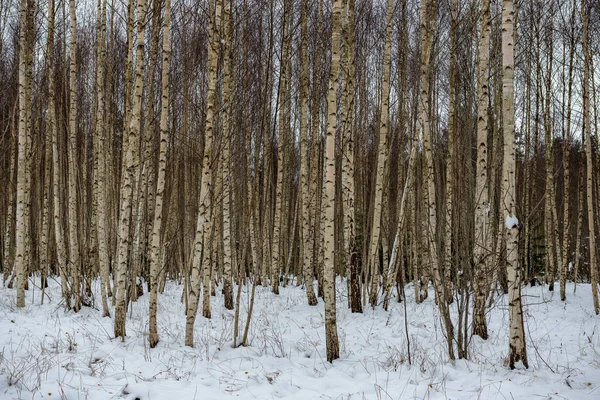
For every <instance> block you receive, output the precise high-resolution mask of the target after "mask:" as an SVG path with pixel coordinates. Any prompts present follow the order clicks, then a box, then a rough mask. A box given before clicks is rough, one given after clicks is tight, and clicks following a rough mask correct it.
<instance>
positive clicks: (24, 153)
mask: <svg viewBox="0 0 600 400" xmlns="http://www.w3.org/2000/svg"><path fill="white" fill-rule="evenodd" d="M27 12H28V4H27V0H21V4H20V10H19V25H20V29H19V135H18V147H17V149H18V150H17V154H18V156H17V157H18V161H17V214H16V220H15V221H16V224H15V230H16V242H15V247H16V252H15V256H16V257H15V270H16V276H17V307H25V284H26V281H27V274H28V272H27V270H28V268H29V257H27V256H28V254H27V252H26V246H27V243H26V242H27V241H29V240H30V239H29V213H30V206H31V204H30V196H29V180H30V177H29V174H28V173H29V170H28V168H27V167H26V164H27V163H28V162H29V160H28V153H29V137H28V136H29V132H28V131H27V125H28V124H27V110H28V109H29V107H30V104H29V102H28V99H30V98H31V96H30V95H29V96H28V93H27V90H28V87H27V82H26V81H27V70H28V69H29V68H30V67H31V66H30V65H28V62H27V59H28V57H27V33H28V30H29V27H28V26H27V25H28V24H27Z"/></svg>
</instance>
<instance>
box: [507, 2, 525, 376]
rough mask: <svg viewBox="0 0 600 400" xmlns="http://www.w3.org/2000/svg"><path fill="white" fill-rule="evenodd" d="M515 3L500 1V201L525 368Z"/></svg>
mask: <svg viewBox="0 0 600 400" xmlns="http://www.w3.org/2000/svg"><path fill="white" fill-rule="evenodd" d="M514 16H515V12H514V4H513V0H503V1H502V69H503V75H502V105H503V126H504V162H503V163H502V196H501V198H502V201H501V205H502V207H503V210H502V211H503V213H504V215H505V227H506V230H505V235H506V236H505V237H506V239H505V240H506V263H507V278H508V307H509V311H508V313H509V321H510V330H509V337H510V354H509V358H510V368H511V369H513V368H515V364H517V363H518V362H521V363H522V364H523V365H524V366H525V367H526V368H528V366H529V364H528V362H527V351H526V346H525V330H524V327H523V307H522V304H521V267H520V265H519V221H518V220H517V217H516V216H515V211H516V188H515V172H516V168H515V125H514V120H515V108H514V107H515V105H514V101H515V99H514V67H515V61H514V60H515V59H514V44H515V41H514Z"/></svg>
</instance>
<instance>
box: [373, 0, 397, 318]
mask: <svg viewBox="0 0 600 400" xmlns="http://www.w3.org/2000/svg"><path fill="white" fill-rule="evenodd" d="M386 4H387V7H386V10H387V11H386V12H387V14H386V15H387V24H386V29H385V52H384V56H383V85H382V88H381V117H380V125H379V146H378V152H377V164H376V165H375V172H376V177H377V178H376V181H375V201H374V203H373V220H372V225H371V238H370V241H369V243H370V245H369V268H370V269H371V293H370V296H369V303H370V304H371V307H375V306H376V305H377V290H378V286H379V285H378V283H379V245H380V239H381V215H382V204H383V183H384V182H383V180H384V176H385V173H386V170H387V157H386V155H387V147H388V124H389V121H388V119H389V101H390V64H391V57H392V14H393V13H392V11H393V7H392V0H387V3H386Z"/></svg>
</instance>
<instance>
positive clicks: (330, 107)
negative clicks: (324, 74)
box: [323, 0, 391, 362]
mask: <svg viewBox="0 0 600 400" xmlns="http://www.w3.org/2000/svg"><path fill="white" fill-rule="evenodd" d="M388 1H391V0H388ZM341 13H342V1H341V0H334V1H333V14H332V22H331V70H330V72H329V89H328V91H327V136H326V141H325V176H324V179H323V203H324V207H325V212H324V215H325V219H324V221H323V222H324V225H325V229H324V236H325V241H324V244H323V245H324V252H325V264H324V267H323V295H324V301H325V345H326V346H325V347H326V349H327V361H329V362H333V360H336V359H338V358H339V356H340V347H339V342H338V334H337V321H336V308H335V307H336V306H335V303H336V299H335V268H334V262H333V258H334V247H335V246H334V238H333V235H334V227H333V224H334V212H333V207H334V204H333V202H334V201H335V132H336V128H337V107H336V92H337V88H338V83H339V81H338V79H339V66H340V16H341Z"/></svg>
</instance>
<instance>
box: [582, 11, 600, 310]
mask: <svg viewBox="0 0 600 400" xmlns="http://www.w3.org/2000/svg"><path fill="white" fill-rule="evenodd" d="M588 11H589V5H588V2H587V0H582V2H581V18H582V20H583V56H584V68H583V125H584V131H585V145H586V147H585V158H586V162H587V183H586V185H587V213H588V225H589V238H590V239H589V246H590V279H591V283H592V299H593V302H594V312H595V313H596V315H598V314H599V313H600V304H599V303H598V276H597V275H598V273H597V269H598V261H597V259H596V229H595V227H594V221H595V219H594V196H593V191H594V187H593V177H594V170H593V168H594V167H593V162H592V134H591V132H592V129H591V128H592V127H591V119H590V69H591V63H592V57H591V56H590V51H589V48H588V35H589V33H588V29H589V20H588Z"/></svg>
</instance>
